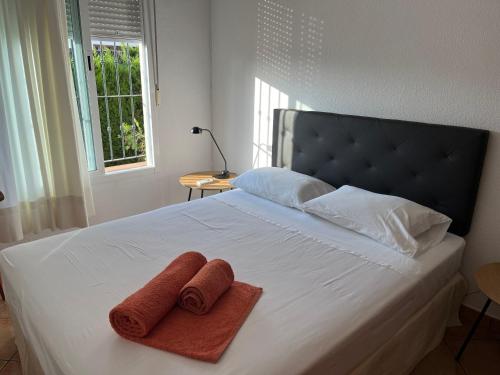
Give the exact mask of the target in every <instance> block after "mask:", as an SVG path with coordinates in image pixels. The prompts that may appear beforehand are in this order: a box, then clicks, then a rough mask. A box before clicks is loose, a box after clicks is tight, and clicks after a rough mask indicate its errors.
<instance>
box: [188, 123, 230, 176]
mask: <svg viewBox="0 0 500 375" xmlns="http://www.w3.org/2000/svg"><path fill="white" fill-rule="evenodd" d="M204 130H205V131H207V132H209V133H210V136H211V137H212V140H213V141H214V143H215V145H216V146H217V150H219V152H220V156H222V159H224V170H223V171H222V172H221V173H220V174H216V175H214V176H213V177H215V178H221V179H225V178H229V177H230V175H229V171H228V170H227V161H226V158H225V157H224V154H223V153H222V151H221V149H220V147H219V145H218V144H217V141H216V140H215V138H214V135H213V134H212V132H211V131H210V130H208V129H203V128H199V127H197V126H195V127H194V128H192V129H191V134H201V133H202V132H203V131H204Z"/></svg>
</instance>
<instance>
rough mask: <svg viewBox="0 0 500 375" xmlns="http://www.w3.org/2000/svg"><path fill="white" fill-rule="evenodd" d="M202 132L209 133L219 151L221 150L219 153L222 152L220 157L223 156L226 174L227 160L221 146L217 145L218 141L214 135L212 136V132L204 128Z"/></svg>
mask: <svg viewBox="0 0 500 375" xmlns="http://www.w3.org/2000/svg"><path fill="white" fill-rule="evenodd" d="M201 130H203V131H207V132H209V133H210V136H211V137H212V140H213V141H214V143H215V145H216V146H217V150H219V152H220V156H222V159H224V172H226V171H227V161H226V158H225V157H224V154H223V153H222V150H221V149H220V147H219V145H218V144H217V141H216V140H215V137H214V135H213V134H212V132H211V131H210V130H209V129H203V128H202V129H201Z"/></svg>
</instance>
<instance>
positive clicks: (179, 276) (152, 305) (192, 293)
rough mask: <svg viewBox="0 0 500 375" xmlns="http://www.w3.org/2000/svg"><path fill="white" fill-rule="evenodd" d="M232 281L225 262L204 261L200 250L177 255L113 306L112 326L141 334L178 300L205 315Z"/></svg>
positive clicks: (127, 334)
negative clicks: (150, 278) (149, 279)
mask: <svg viewBox="0 0 500 375" xmlns="http://www.w3.org/2000/svg"><path fill="white" fill-rule="evenodd" d="M233 281H234V273H233V270H232V269H231V266H230V265H229V263H227V262H226V261H224V260H222V259H215V260H212V261H210V262H208V263H207V259H206V258H205V257H204V256H203V255H202V254H200V253H198V252H195V251H190V252H187V253H184V254H182V255H180V256H178V257H177V258H176V259H174V261H172V263H170V264H169V265H168V266H167V268H165V269H164V270H163V271H162V272H161V273H160V274H158V275H157V276H156V277H154V278H153V279H152V280H151V281H150V282H148V283H147V284H146V285H145V286H144V287H142V288H141V289H139V290H138V291H137V292H135V293H134V294H132V295H131V296H129V297H128V298H126V299H125V300H124V301H123V302H122V303H120V304H119V305H118V306H116V307H115V308H113V309H112V310H111V312H110V314H109V320H110V322H111V325H112V327H113V328H114V329H115V331H116V332H118V333H119V334H120V335H122V336H124V337H144V336H146V335H147V334H148V333H149V332H150V331H151V329H152V328H153V327H154V326H155V325H156V324H157V323H158V322H159V321H160V320H161V319H162V318H164V317H165V315H166V314H168V312H169V311H170V310H172V308H173V307H174V306H175V304H176V303H177V302H178V303H179V306H181V307H182V308H184V309H186V310H188V311H191V312H193V313H195V314H198V315H202V314H206V313H207V312H208V311H209V310H210V309H211V308H212V306H213V305H214V304H215V302H216V301H217V300H218V299H219V297H220V296H221V295H222V294H223V293H224V292H226V291H227V290H228V289H229V288H230V287H231V284H232V283H233Z"/></svg>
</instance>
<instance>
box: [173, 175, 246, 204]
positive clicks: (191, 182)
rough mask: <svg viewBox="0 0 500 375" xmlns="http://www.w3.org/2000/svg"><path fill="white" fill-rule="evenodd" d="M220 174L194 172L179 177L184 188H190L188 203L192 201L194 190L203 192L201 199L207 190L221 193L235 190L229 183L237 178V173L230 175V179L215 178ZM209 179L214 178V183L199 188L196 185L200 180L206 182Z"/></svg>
mask: <svg viewBox="0 0 500 375" xmlns="http://www.w3.org/2000/svg"><path fill="white" fill-rule="evenodd" d="M218 173H220V171H202V172H193V173H188V174H185V175H184V176H181V177H179V183H180V184H181V185H182V186H185V187H187V188H189V195H188V201H190V200H191V194H192V192H193V189H197V190H201V194H200V196H201V198H203V192H204V191H205V190H219V191H220V192H221V193H222V192H223V191H224V190H231V189H233V185H231V183H230V182H229V181H231V179H233V178H235V177H236V176H237V174H236V173H232V172H231V173H229V175H230V177H229V178H225V179H216V178H214V177H213V176H214V175H216V174H218ZM207 178H214V180H215V181H214V182H212V183H210V184H206V185H202V186H198V185H197V184H196V182H197V181H199V180H204V179H207Z"/></svg>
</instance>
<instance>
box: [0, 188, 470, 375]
mask: <svg viewBox="0 0 500 375" xmlns="http://www.w3.org/2000/svg"><path fill="white" fill-rule="evenodd" d="M463 247H464V240H463V239H462V238H460V237H457V236H454V235H447V236H446V238H445V240H444V241H443V242H442V243H441V244H440V245H439V246H437V247H435V248H433V249H430V250H429V251H428V252H426V253H425V254H423V255H422V256H420V257H417V258H415V259H412V258H408V257H405V256H404V255H402V254H399V253H397V252H395V251H394V250H391V249H389V248H387V247H385V246H383V245H380V244H378V243H376V242H374V241H373V240H371V239H369V238H367V237H364V236H361V235H359V234H356V233H354V232H351V231H348V230H345V229H343V228H340V227H338V226H335V225H334V224H331V223H328V222H326V221H324V220H322V219H319V218H317V217H314V216H311V215H309V214H305V213H303V212H301V211H299V210H296V209H292V208H287V207H283V206H279V205H277V204H275V203H272V202H270V201H266V200H264V199H261V198H258V197H255V196H252V195H249V194H247V193H244V192H243V191H240V190H235V191H231V192H227V193H223V194H218V195H216V196H213V197H208V198H204V199H202V200H197V201H193V202H191V203H189V204H179V205H174V206H169V207H165V208H162V209H159V210H156V211H152V212H149V213H146V214H142V215H137V216H133V217H129V218H125V219H121V220H117V221H113V222H108V223H104V224H101V225H97V226H94V227H90V228H86V229H82V230H77V231H74V232H69V233H64V234H61V235H57V236H54V237H50V238H46V239H43V240H39V241H36V242H32V243H27V244H22V245H18V246H16V247H12V248H9V249H6V250H4V251H2V253H1V256H0V267H1V274H2V278H3V280H4V283H5V287H6V292H7V298H8V302H9V304H10V307H11V311H12V313H13V314H14V315H15V319H16V320H17V321H18V325H19V328H20V330H21V331H22V335H23V336H24V338H25V339H26V340H27V341H28V342H29V344H30V346H31V347H32V349H33V351H34V352H35V354H36V356H37V357H38V360H39V362H40V365H41V366H42V368H43V369H44V371H45V373H46V374H51V375H52V374H54V375H57V374H67V375H69V374H138V373H148V374H167V373H168V374H299V373H304V372H307V370H308V369H311V368H312V367H316V368H317V367H318V364H320V363H321V366H320V367H322V368H328V369H329V370H330V372H335V373H336V374H342V373H346V372H348V371H350V370H351V369H353V368H354V367H356V366H357V365H359V364H360V363H361V362H362V361H363V360H364V359H366V358H367V357H368V356H369V355H370V354H371V353H373V352H374V351H375V350H376V349H377V348H378V347H380V346H381V345H382V344H383V343H385V342H386V341H387V340H389V339H390V338H391V337H392V336H393V335H394V334H395V333H396V332H397V330H398V329H399V328H400V327H402V326H403V324H404V323H405V322H406V321H407V320H408V319H409V317H411V316H412V314H414V313H415V312H416V311H417V310H418V309H419V308H420V307H422V306H423V305H424V304H425V303H426V302H427V301H429V300H430V299H431V298H432V297H433V296H434V295H435V294H436V293H437V292H438V291H439V290H440V289H441V288H442V287H443V286H444V285H445V284H446V283H447V282H448V281H449V280H450V279H451V278H452V276H453V275H455V274H456V272H457V271H458V269H459V266H460V262H461V256H462V251H463ZM186 250H198V251H201V252H202V253H203V254H205V255H206V256H207V258H209V259H212V258H216V257H219V258H224V259H226V260H228V261H229V262H230V263H231V265H232V266H233V268H234V270H235V274H236V278H237V279H238V280H241V281H245V282H249V283H252V284H254V285H257V286H261V287H263V288H264V294H263V295H262V297H261V299H260V300H259V302H258V303H257V305H256V306H255V308H254V309H253V311H252V313H251V314H250V316H249V317H248V319H247V321H246V322H245V324H244V325H243V327H242V329H241V330H240V332H239V333H238V334H237V336H236V338H235V339H234V341H233V342H232V344H231V345H230V346H229V348H228V350H227V351H226V353H225V354H224V355H223V357H222V358H221V360H220V361H219V363H217V364H209V363H204V362H200V361H195V360H191V359H188V358H184V357H181V356H178V355H175V354H171V353H167V352H162V351H159V350H155V349H152V348H149V347H144V346H141V345H138V344H135V343H132V342H128V341H126V340H124V339H122V338H120V337H118V336H117V335H116V334H115V332H114V331H113V330H112V329H111V327H110V325H109V323H108V312H109V310H110V309H111V308H112V307H113V306H114V305H116V304H117V303H119V302H120V301H121V300H123V298H125V297H126V296H127V295H129V294H130V293H132V292H133V291H135V290H136V289H138V288H139V287H141V286H142V285H143V284H145V283H146V282H147V281H148V280H149V279H151V278H152V277H153V276H154V275H156V274H157V273H158V272H159V271H161V270H162V269H163V268H164V267H165V265H166V264H167V263H168V262H169V261H170V260H172V258H173V257H175V256H176V255H178V254H179V253H182V252H183V251H186Z"/></svg>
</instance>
